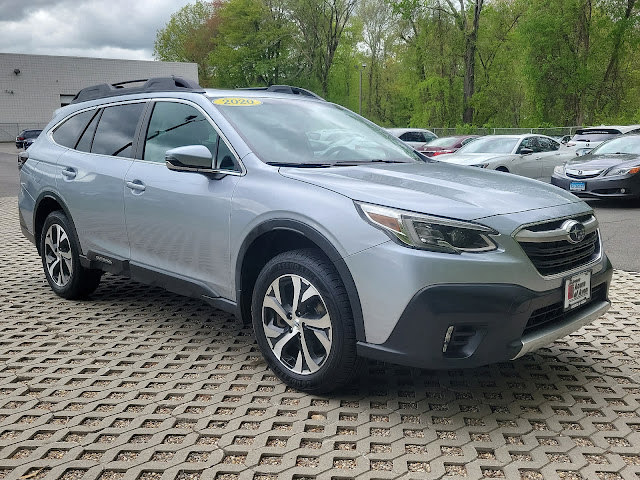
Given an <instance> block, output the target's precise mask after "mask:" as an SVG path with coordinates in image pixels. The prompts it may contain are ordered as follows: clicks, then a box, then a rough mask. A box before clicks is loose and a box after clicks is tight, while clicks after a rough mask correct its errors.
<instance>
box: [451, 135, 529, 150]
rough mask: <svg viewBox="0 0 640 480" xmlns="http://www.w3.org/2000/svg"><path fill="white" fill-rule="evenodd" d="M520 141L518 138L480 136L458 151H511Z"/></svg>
mask: <svg viewBox="0 0 640 480" xmlns="http://www.w3.org/2000/svg"><path fill="white" fill-rule="evenodd" d="M517 143H518V139H517V138H508V137H507V138H495V137H494V138H486V137H485V138H479V139H477V140H474V141H473V142H471V143H468V144H467V145H465V146H464V147H462V148H461V149H460V150H458V151H457V152H456V153H458V154H464V153H511V152H512V151H513V149H514V147H515V146H516V144H517Z"/></svg>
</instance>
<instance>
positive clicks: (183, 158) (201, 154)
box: [164, 145, 214, 173]
mask: <svg viewBox="0 0 640 480" xmlns="http://www.w3.org/2000/svg"><path fill="white" fill-rule="evenodd" d="M164 160H165V162H166V164H167V168H168V169H169V170H176V171H178V172H199V173H214V170H213V155H211V152H210V151H209V149H208V148H207V147H205V146H204V145H185V146H184V147H177V148H172V149H171V150H167V151H166V153H165V156H164Z"/></svg>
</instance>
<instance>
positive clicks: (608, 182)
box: [551, 174, 640, 198]
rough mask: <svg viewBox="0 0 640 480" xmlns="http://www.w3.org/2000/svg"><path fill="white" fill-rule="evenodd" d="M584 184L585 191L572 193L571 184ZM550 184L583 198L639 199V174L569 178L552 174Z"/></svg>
mask: <svg viewBox="0 0 640 480" xmlns="http://www.w3.org/2000/svg"><path fill="white" fill-rule="evenodd" d="M573 182H584V184H585V189H584V190H582V191H572V190H571V189H570V186H571V183H573ZM551 184H552V185H555V186H557V187H560V188H562V189H563V190H567V191H570V192H571V193H573V194H574V195H576V196H578V197H585V198H640V174H636V175H631V176H629V177H610V178H607V177H593V178H571V177H565V176H564V175H562V176H561V175H558V174H554V175H553V176H552V177H551Z"/></svg>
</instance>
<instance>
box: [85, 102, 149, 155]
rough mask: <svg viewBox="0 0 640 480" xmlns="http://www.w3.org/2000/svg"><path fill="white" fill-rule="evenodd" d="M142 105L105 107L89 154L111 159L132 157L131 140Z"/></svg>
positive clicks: (131, 104)
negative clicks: (110, 157)
mask: <svg viewBox="0 0 640 480" xmlns="http://www.w3.org/2000/svg"><path fill="white" fill-rule="evenodd" d="M143 108H144V103H130V104H126V105H116V106H114V107H107V108H105V109H104V111H103V112H102V116H101V117H100V121H99V122H98V127H97V129H96V134H95V137H94V139H93V145H92V146H91V153H98V154H101V155H111V156H112V157H127V158H132V157H133V138H134V136H135V133H136V128H137V126H138V121H139V120H140V114H141V113H142V110H143Z"/></svg>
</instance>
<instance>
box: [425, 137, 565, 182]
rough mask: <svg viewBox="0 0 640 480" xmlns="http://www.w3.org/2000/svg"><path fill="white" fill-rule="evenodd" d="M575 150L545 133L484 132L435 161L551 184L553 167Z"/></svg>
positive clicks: (562, 161)
mask: <svg viewBox="0 0 640 480" xmlns="http://www.w3.org/2000/svg"><path fill="white" fill-rule="evenodd" d="M573 157H575V153H573V152H569V151H567V150H566V149H564V148H563V149H560V143H558V142H557V141H555V140H554V139H553V138H551V137H547V136H545V135H534V134H532V135H487V136H486V137H481V138H478V139H477V140H475V141H473V142H471V143H469V144H467V145H465V146H464V147H462V148H461V149H460V150H458V151H457V152H456V153H452V154H450V155H440V156H438V158H437V159H438V160H440V161H443V162H448V163H456V164H458V165H470V166H474V167H480V168H488V169H492V170H499V171H502V172H509V173H514V174H516V175H522V176H524V177H529V178H534V179H536V180H542V181H543V182H547V183H550V182H551V175H552V174H553V169H554V168H555V167H556V166H557V165H562V164H564V163H565V162H567V161H568V160H570V159H571V158H573Z"/></svg>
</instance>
